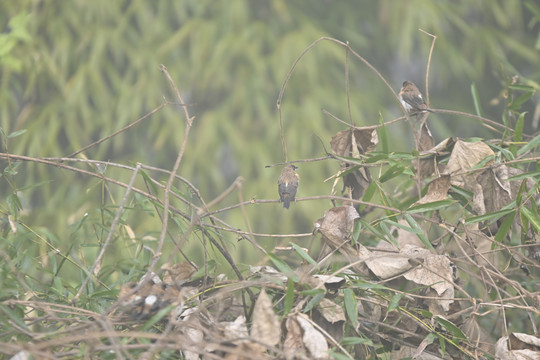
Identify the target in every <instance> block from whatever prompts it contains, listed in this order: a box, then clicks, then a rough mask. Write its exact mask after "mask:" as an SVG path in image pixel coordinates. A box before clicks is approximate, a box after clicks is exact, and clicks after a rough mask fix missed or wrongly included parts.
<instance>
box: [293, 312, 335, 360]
mask: <svg viewBox="0 0 540 360" xmlns="http://www.w3.org/2000/svg"><path fill="white" fill-rule="evenodd" d="M296 321H298V324H299V325H300V327H301V328H302V332H303V335H302V341H303V343H304V346H305V347H306V349H308V351H309V353H310V355H311V358H313V359H328V358H329V357H328V344H327V342H326V339H325V338H324V336H323V334H321V333H320V331H319V330H317V329H315V327H313V325H312V324H311V322H310V321H309V320H308V318H307V316H306V315H304V314H298V315H296Z"/></svg>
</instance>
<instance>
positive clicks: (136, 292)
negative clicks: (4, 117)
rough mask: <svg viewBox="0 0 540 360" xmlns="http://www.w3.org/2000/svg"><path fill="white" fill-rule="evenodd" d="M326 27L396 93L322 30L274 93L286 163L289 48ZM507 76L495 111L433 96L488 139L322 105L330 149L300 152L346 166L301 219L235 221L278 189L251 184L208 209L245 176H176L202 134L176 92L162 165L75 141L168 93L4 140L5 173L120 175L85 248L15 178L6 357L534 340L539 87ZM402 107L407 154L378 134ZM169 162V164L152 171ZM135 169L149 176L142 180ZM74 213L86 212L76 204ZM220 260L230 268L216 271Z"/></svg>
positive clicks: (416, 353)
mask: <svg viewBox="0 0 540 360" xmlns="http://www.w3.org/2000/svg"><path fill="white" fill-rule="evenodd" d="M321 41H331V42H333V43H335V44H338V45H339V46H342V47H343V49H345V51H346V52H347V59H348V56H349V55H352V56H353V57H354V58H356V59H358V60H359V61H361V62H363V63H364V64H365V65H366V66H368V67H369V68H370V69H372V70H373V71H374V73H375V74H377V75H378V76H379V77H380V79H381V81H383V82H384V83H386V84H387V85H388V89H389V91H390V92H392V93H393V95H394V96H395V97H396V99H397V94H396V93H395V92H394V90H393V89H392V87H391V86H390V85H389V84H388V83H387V82H386V80H385V79H384V78H383V77H382V76H380V74H378V73H377V72H376V70H375V69H374V68H373V67H372V66H371V65H370V64H369V63H367V61H365V60H364V59H363V58H362V57H361V56H360V55H358V54H356V53H355V52H354V51H353V50H352V49H351V48H350V47H349V46H348V45H347V44H344V43H341V42H339V41H337V40H334V39H327V38H323V39H319V40H318V41H316V42H315V43H314V44H312V46H310V47H309V48H308V49H306V51H305V52H304V53H303V54H302V56H301V57H300V58H299V59H298V60H297V62H295V64H294V65H293V67H292V68H291V72H290V73H289V74H288V75H287V77H286V81H285V82H284V85H283V88H282V91H281V93H280V96H279V99H278V109H279V110H280V120H281V129H282V148H283V152H284V157H285V160H286V161H285V162H286V163H291V162H290V161H288V158H287V147H286V136H285V134H284V126H283V120H284V119H283V118H282V114H281V107H282V103H281V100H282V97H283V93H284V91H285V90H286V85H287V81H288V79H289V78H290V76H291V74H292V73H293V72H294V69H295V68H296V66H298V64H299V61H300V60H301V59H302V57H303V56H305V55H306V54H307V53H309V50H310V49H311V48H313V47H314V46H316V45H317V44H318V43H319V42H321ZM345 65H346V71H347V67H348V63H347V62H346V64H345ZM162 71H163V73H164V74H165V76H166V77H167V79H168V80H169V82H170V84H171V86H172V87H173V91H174V92H175V94H176V96H177V100H178V103H179V104H185V102H184V101H183V99H182V97H181V96H180V91H179V90H178V89H177V88H176V85H175V84H174V81H173V80H172V78H171V76H170V75H169V73H168V71H167V69H166V68H165V67H164V66H162ZM507 92H508V93H507V102H508V103H507V109H506V113H505V115H504V119H506V123H505V124H502V125H501V124H498V123H496V122H494V121H491V120H489V119H485V118H482V117H481V116H479V115H471V114H464V113H460V112H456V111H452V110H443V109H433V113H434V114H436V115H439V116H463V117H468V118H471V119H473V120H475V121H480V122H482V123H483V124H485V125H486V126H488V127H490V128H491V129H493V130H494V131H495V132H497V133H499V134H500V135H501V136H500V138H497V139H495V138H494V139H468V140H463V139H456V138H448V139H445V140H443V141H441V142H439V143H438V144H435V141H434V139H433V136H432V135H431V133H430V131H429V127H428V123H429V117H430V116H433V115H432V113H429V112H423V113H417V114H405V116H402V117H400V118H397V119H394V120H391V121H387V122H383V121H382V120H381V122H380V123H379V124H377V125H373V126H367V127H357V126H353V125H351V124H350V123H348V122H345V121H342V120H339V119H337V117H336V116H333V115H331V114H329V115H330V117H331V118H332V119H333V120H336V121H340V122H342V123H343V124H344V127H346V129H345V130H343V131H340V132H339V133H337V134H335V136H334V137H333V138H332V139H323V141H325V142H326V144H325V147H328V144H329V148H330V150H328V151H326V155H325V156H324V157H322V158H317V159H304V160H297V161H294V163H297V162H309V161H332V162H336V163H339V168H340V170H339V171H338V172H337V173H336V174H335V175H334V176H333V177H332V178H331V179H327V180H328V181H333V187H332V192H331V193H330V194H324V195H320V196H317V197H309V198H308V197H304V198H302V197H300V198H298V199H297V201H327V202H328V203H329V204H332V206H331V207H329V208H328V210H327V211H326V212H325V213H324V214H321V215H322V217H321V218H320V219H316V218H314V219H313V223H314V229H313V234H288V235H283V234H258V233H256V232H255V231H253V229H251V226H250V224H249V222H247V221H246V226H245V228H241V229H239V228H237V227H234V226H232V225H230V224H228V223H227V222H226V221H225V220H224V219H223V217H222V216H223V215H224V214H227V213H228V212H233V211H241V212H247V211H251V210H252V209H255V205H258V206H275V205H276V203H278V200H277V199H276V200H274V199H272V200H264V199H263V200H257V199H250V200H247V201H241V202H238V203H236V204H234V205H232V206H224V207H221V208H220V207H219V205H220V203H221V202H222V201H223V200H224V199H226V198H228V197H229V196H230V195H231V194H232V193H241V183H242V181H243V180H242V179H241V178H239V179H237V180H236V181H235V182H234V183H233V184H232V185H231V187H230V188H229V189H227V190H225V191H224V192H223V193H222V194H221V195H220V196H218V197H217V198H216V199H214V200H212V201H208V199H206V198H205V197H204V195H203V194H201V193H200V191H199V190H198V189H197V187H196V186H195V185H193V184H192V183H191V182H190V180H189V179H185V178H183V177H181V176H179V175H177V174H178V168H179V166H180V164H181V162H182V158H183V156H184V154H185V152H186V151H189V142H190V141H196V139H190V130H191V127H192V124H193V122H194V121H196V120H195V119H194V117H192V115H191V114H189V112H188V107H187V106H186V105H178V104H177V106H181V107H182V108H183V109H184V116H185V123H186V127H185V129H186V130H185V134H184V138H183V143H182V144H181V146H180V150H179V152H178V156H177V159H176V162H175V164H174V166H173V167H172V169H171V170H170V171H169V170H166V169H156V168H153V167H151V166H148V165H144V164H140V163H138V164H136V166H128V165H124V164H115V163H113V162H100V161H95V160H89V159H86V158H75V156H77V155H79V154H82V153H84V151H86V150H87V149H89V148H91V147H93V146H98V145H99V144H101V143H103V142H104V141H114V136H116V135H118V134H121V133H123V132H125V131H127V130H128V129H129V127H131V126H133V125H135V124H137V123H139V122H141V121H142V120H144V119H145V118H147V117H148V116H150V115H152V114H154V113H155V112H158V111H160V110H161V109H162V108H163V107H164V106H171V105H174V104H173V103H170V102H167V103H165V104H163V105H161V106H160V107H158V108H156V109H155V110H154V111H152V112H151V113H149V114H148V115H147V116H145V117H143V118H141V119H139V120H137V121H136V122H134V123H133V124H131V125H130V126H128V127H126V128H124V129H121V130H120V131H118V132H117V133H115V134H112V135H110V136H108V137H106V138H104V139H102V140H100V141H98V142H96V143H93V144H91V145H89V146H87V147H85V148H83V149H81V150H80V151H77V152H75V153H73V154H71V155H70V156H68V157H65V158H54V159H53V158H28V157H25V156H23V155H17V154H9V153H7V152H5V153H2V154H0V157H1V158H2V159H4V160H5V169H4V174H3V175H4V180H5V181H8V182H9V181H12V180H13V179H15V178H16V176H17V167H18V166H19V164H20V163H21V162H31V163H33V164H34V165H35V166H50V167H56V168H57V171H59V172H64V171H74V172H77V173H79V174H80V175H81V176H85V177H95V178H96V179H99V180H100V181H101V183H102V184H103V186H104V188H107V189H108V188H109V187H119V188H122V189H124V194H123V197H122V199H121V201H120V202H119V203H118V205H116V206H114V207H113V208H108V209H106V211H104V215H103V216H104V217H105V219H106V220H105V221H103V223H102V224H100V225H99V226H101V227H102V229H101V231H105V233H106V234H107V236H106V238H105V241H103V243H101V244H100V247H99V249H97V250H95V251H94V252H92V256H88V253H87V252H86V251H85V250H83V249H76V248H75V249H73V248H70V249H69V251H67V252H62V251H61V250H59V249H58V248H56V247H55V245H54V244H53V243H52V242H49V241H47V239H46V237H44V236H42V235H41V234H40V232H38V231H34V230H33V229H30V228H28V227H26V226H25V224H24V218H23V217H22V216H20V214H19V211H20V207H21V204H20V203H19V202H18V201H19V200H18V198H17V194H16V193H13V194H12V195H11V196H10V197H9V198H8V199H7V201H6V208H7V209H9V211H7V212H6V217H5V219H4V227H3V230H2V247H1V248H0V256H1V257H2V259H3V261H2V263H3V264H2V265H1V270H0V276H1V281H2V300H1V302H0V313H1V314H2V315H1V316H0V324H1V328H0V353H2V354H4V356H6V358H10V357H11V358H14V359H15V358H17V359H28V358H30V356H33V357H34V358H36V359H48V358H55V359H56V358H100V359H117V358H120V359H152V358H164V359H165V358H167V359H201V358H203V359H222V358H225V359H273V358H280V359H327V358H335V359H360V358H369V359H400V358H418V359H443V358H444V359H463V358H471V359H490V358H500V359H510V358H520V357H519V356H522V357H521V358H525V357H524V356H531V357H534V356H536V357H538V356H540V355H539V354H540V350H539V349H540V345H539V344H540V340H539V339H538V337H537V336H536V335H537V334H538V329H537V325H538V323H539V319H540V311H539V310H538V309H539V307H540V289H539V288H538V283H539V282H538V277H539V275H540V266H539V265H540V239H539V235H538V232H539V230H540V217H539V216H538V199H539V198H538V174H539V173H538V169H537V164H538V154H537V149H538V144H539V143H540V136H538V135H537V136H536V137H533V136H528V135H527V134H523V133H522V132H523V131H522V129H523V124H524V121H525V118H526V114H524V113H519V108H520V106H521V104H523V102H525V101H526V100H528V99H529V98H530V96H531V95H532V93H533V89H532V88H530V87H527V86H524V85H521V84H519V82H512V81H510V80H509V84H508V89H507ZM428 104H429V101H428ZM404 113H405V112H404ZM397 121H407V122H408V123H409V124H410V128H411V134H412V135H411V136H412V137H413V138H414V143H415V149H414V150H412V151H411V152H409V153H402V152H395V151H394V150H393V149H392V146H391V144H390V142H389V140H388V138H389V136H388V132H387V130H388V128H389V127H390V126H392V124H393V123H394V122H397ZM10 135H11V137H15V136H16V135H18V134H10ZM4 136H8V135H5V134H4ZM377 149H379V150H377ZM81 164H82V165H85V166H87V165H90V166H92V170H91V171H89V170H83V168H82V167H81V166H79V165H81ZM280 165H283V164H280ZM105 167H109V168H118V169H122V170H124V171H128V172H130V173H131V181H130V182H122V181H119V180H117V179H115V178H113V177H108V176H106V174H105V172H104V171H103V169H104V168H105ZM153 174H155V175H153ZM163 174H166V176H167V179H166V181H159V180H158V178H157V176H158V175H159V176H162V175H163ZM141 179H142V180H143V184H144V187H141V186H138V185H136V184H137V182H136V181H137V180H138V181H140V180H141ZM322 180H324V179H322ZM300 186H301V185H300ZM340 187H341V194H339V195H337V193H338V191H340V189H339V188H340ZM294 205H295V204H292V205H291V207H294ZM135 207H139V208H142V209H144V210H145V211H146V212H148V213H152V214H153V216H155V217H159V218H160V219H161V223H162V227H161V230H160V233H159V236H155V237H154V238H152V239H151V240H150V241H148V238H145V237H143V236H140V235H138V234H134V233H133V231H132V230H130V229H131V227H130V224H129V223H128V222H126V220H125V219H126V214H127V213H128V212H129V211H130V210H132V209H133V208H135ZM283 211H286V210H283ZM290 211H292V210H290ZM260 214H261V215H263V214H264V212H261V213H260ZM105 225H106V226H105ZM77 226H85V224H84V220H81V222H80V223H78V225H77ZM99 226H98V227H99ZM173 227H174V229H175V230H174V231H171V228H173ZM74 231H76V229H75V230H74ZM224 234H234V235H235V236H236V237H237V238H238V239H239V240H241V241H243V242H248V243H249V244H250V245H251V246H252V247H253V250H254V253H255V252H258V253H259V254H261V258H263V259H264V260H265V261H266V264H265V265H257V264H258V263H259V260H257V261H253V262H252V263H250V262H245V263H239V262H238V260H237V259H235V257H234V255H233V253H232V252H231V247H232V245H231V243H230V242H227V241H225V240H224V238H225V236H224ZM260 236H269V237H272V236H275V237H286V236H289V237H290V238H291V239H295V237H294V236H299V237H305V238H311V239H312V242H311V246H309V247H307V248H306V247H305V246H304V245H302V246H301V245H299V244H298V243H297V242H296V241H291V242H290V246H288V247H279V248H277V247H276V248H275V249H274V251H272V252H268V251H266V250H265V249H264V248H263V247H261V246H260V245H258V244H257V238H258V237H260ZM28 238H32V239H33V241H35V242H36V243H39V245H40V246H41V252H40V255H39V256H36V257H34V261H35V262H36V264H37V265H36V264H34V265H33V266H35V267H36V268H39V267H41V271H43V272H44V273H46V274H47V275H48V277H49V282H48V283H47V284H43V283H42V282H41V281H40V279H39V278H37V277H36V275H35V274H34V275H29V273H30V272H28V273H27V272H26V271H27V269H29V268H31V267H32V265H31V264H28V263H26V261H27V260H26V259H27V258H26V257H24V252H25V249H24V247H22V246H23V245H21V244H23V243H24V242H23V241H22V240H21V239H28ZM193 239H198V240H200V242H201V246H203V247H204V261H203V262H201V263H196V262H195V261H194V260H193V259H192V257H191V255H190V254H189V253H186V252H184V251H183V249H184V245H185V244H186V243H187V242H189V241H193ZM126 244H128V245H126ZM303 244H305V243H303ZM314 244H320V246H319V247H317V246H315V245H314ZM73 246H75V245H73ZM123 246H126V247H128V246H133V247H135V248H136V250H135V252H134V254H135V255H134V256H133V257H132V259H131V262H129V263H125V262H124V261H125V260H124V259H123V260H122V261H120V260H119V261H118V263H115V259H114V258H113V259H110V258H108V256H109V255H108V254H109V251H110V249H111V248H113V247H116V248H117V249H118V248H120V249H122V247H123ZM120 252H121V251H120ZM83 253H84V254H85V255H83ZM117 253H118V251H116V252H115V254H117ZM149 254H150V255H149ZM144 256H146V257H147V260H148V261H147V262H145V261H142V260H141V258H143V257H144ZM88 259H92V261H89V260H88ZM65 263H72V264H74V265H76V266H77V267H79V269H80V270H81V274H82V275H83V276H81V281H80V282H79V283H77V284H76V285H73V282H72V281H71V282H70V281H67V280H65V279H63V278H62V272H61V269H62V267H63V266H65V265H64V264H65ZM222 268H227V269H228V270H227V271H225V272H224V273H221V272H218V271H216V269H220V270H221V269H222ZM225 273H226V274H225Z"/></svg>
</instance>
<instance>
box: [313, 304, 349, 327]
mask: <svg viewBox="0 0 540 360" xmlns="http://www.w3.org/2000/svg"><path fill="white" fill-rule="evenodd" d="M317 308H318V310H319V311H320V313H321V315H322V316H323V318H324V319H325V320H326V321H328V322H329V323H332V324H334V323H336V322H339V321H345V311H343V308H342V307H341V306H339V305H337V304H336V303H335V302H333V301H332V300H330V299H326V298H323V299H322V300H321V301H320V302H319V304H318V305H317Z"/></svg>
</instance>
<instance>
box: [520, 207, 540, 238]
mask: <svg viewBox="0 0 540 360" xmlns="http://www.w3.org/2000/svg"><path fill="white" fill-rule="evenodd" d="M520 211H521V213H522V214H523V215H524V216H525V217H526V218H527V219H528V220H529V221H530V223H531V225H532V226H533V227H534V229H535V231H536V232H539V231H540V219H539V218H538V214H535V213H534V212H533V211H532V210H530V209H529V208H527V207H525V206H523V207H522V208H521V210H520Z"/></svg>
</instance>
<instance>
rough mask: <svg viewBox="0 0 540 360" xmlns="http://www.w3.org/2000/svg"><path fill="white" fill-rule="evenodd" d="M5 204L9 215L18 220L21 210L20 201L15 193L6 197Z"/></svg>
mask: <svg viewBox="0 0 540 360" xmlns="http://www.w3.org/2000/svg"><path fill="white" fill-rule="evenodd" d="M6 200H7V203H8V207H9V213H10V214H11V215H13V217H14V218H15V219H17V218H18V215H19V210H22V205H21V201H20V200H19V197H18V196H17V194H16V193H11V194H9V195H8V196H7V199H6Z"/></svg>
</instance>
